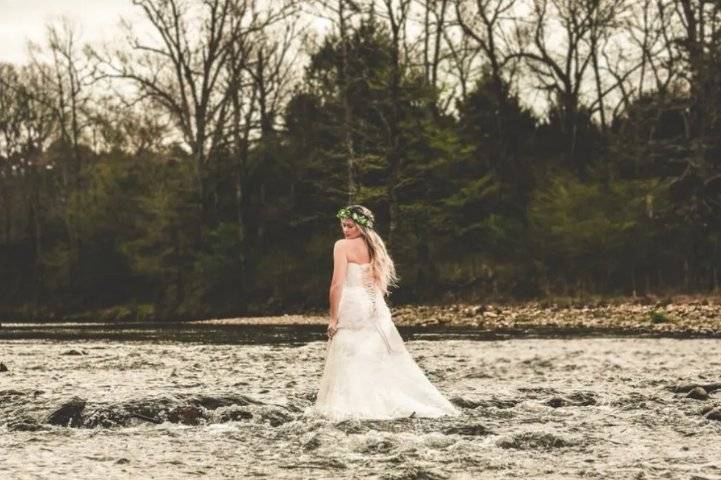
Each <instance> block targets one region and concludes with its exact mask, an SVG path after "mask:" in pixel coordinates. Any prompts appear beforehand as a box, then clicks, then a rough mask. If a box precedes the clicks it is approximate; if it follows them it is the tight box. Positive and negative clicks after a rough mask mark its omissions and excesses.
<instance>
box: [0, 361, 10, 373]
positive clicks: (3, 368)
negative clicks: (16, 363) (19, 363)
mask: <svg viewBox="0 0 721 480" xmlns="http://www.w3.org/2000/svg"><path fill="white" fill-rule="evenodd" d="M7 371H8V367H7V366H6V365H5V364H4V363H2V362H0V372H7Z"/></svg>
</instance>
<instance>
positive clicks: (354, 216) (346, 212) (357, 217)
mask: <svg viewBox="0 0 721 480" xmlns="http://www.w3.org/2000/svg"><path fill="white" fill-rule="evenodd" d="M335 216H336V217H338V218H341V219H343V218H348V219H350V220H353V221H354V222H355V223H357V224H358V225H363V226H364V227H366V228H373V220H371V219H370V218H368V217H366V216H365V215H363V214H362V213H359V212H354V211H352V210H350V209H348V208H341V209H340V210H338V213H337V214H336V215H335Z"/></svg>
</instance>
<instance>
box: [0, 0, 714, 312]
mask: <svg viewBox="0 0 721 480" xmlns="http://www.w3.org/2000/svg"><path fill="white" fill-rule="evenodd" d="M132 3H133V4H135V6H136V8H137V9H138V11H139V12H140V13H142V15H143V18H144V19H145V23H144V25H143V26H142V28H140V26H139V25H131V24H126V25H125V27H124V38H123V40H122V41H117V42H114V43H112V44H109V45H85V44H83V43H82V36H81V33H80V29H79V28H78V27H77V26H76V25H73V24H72V23H71V22H69V21H67V20H57V21H51V22H50V23H49V24H48V26H47V39H46V42H44V43H42V44H37V45H31V47H30V48H31V52H32V60H31V61H30V62H28V63H27V64H23V65H14V64H7V63H5V64H0V278H1V279H2V280H1V283H0V286H1V288H0V305H2V308H1V309H0V319H9V318H12V319H19V318H37V319H51V318H72V317H74V316H75V317H78V318H85V317H87V318H99V317H103V316H104V317H107V318H121V319H156V318H160V319H185V318H202V317H209V316H230V315H241V314H258V313H278V312H290V311H306V310H312V309H323V308H325V306H326V305H327V291H328V283H329V280H330V273H331V267H332V258H331V251H332V245H333V242H334V240H335V239H337V238H339V237H340V231H339V227H338V221H337V219H336V218H335V212H336V211H337V210H338V208H340V207H341V206H343V205H345V204H348V203H351V202H352V203H362V204H365V205H367V206H368V207H370V208H371V209H372V210H373V211H374V212H375V214H376V218H377V225H378V228H379V231H380V233H381V235H382V236H383V237H384V238H385V239H386V240H387V242H388V245H389V248H390V251H391V254H392V255H393V257H394V259H395V261H396V263H397V266H398V269H399V273H400V276H401V288H399V289H398V290H396V291H395V292H394V293H393V295H392V297H391V299H392V302H395V303H429V302H446V301H458V300H465V301H482V300H483V299H495V300H514V299H528V298H541V297H546V298H548V297H553V296H572V297H579V296H584V295H604V296H610V295H628V296H632V295H633V296H636V295H639V296H640V295H645V294H666V293H669V292H686V293H701V294H709V293H714V292H716V293H717V292H718V291H719V271H718V270H719V265H721V117H720V113H721V95H720V93H721V92H720V90H721V3H719V2H718V1H711V0H477V1H462V0H459V1H451V0H435V1H432V0H365V1H351V0H334V1H331V0H327V1H311V0H307V1H300V0H298V1H287V0H278V1H272V2H264V3H263V2H257V1H251V0H133V1H132ZM319 23H322V24H323V25H326V27H327V28H325V29H324V30H323V32H322V33H318V30H317V29H315V28H314V27H313V26H314V25H317V24H319Z"/></svg>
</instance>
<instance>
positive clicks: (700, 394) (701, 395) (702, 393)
mask: <svg viewBox="0 0 721 480" xmlns="http://www.w3.org/2000/svg"><path fill="white" fill-rule="evenodd" d="M686 398H693V399H694V400H708V392H706V390H705V389H704V388H703V387H696V388H694V389H693V390H691V391H690V392H688V394H687V395H686Z"/></svg>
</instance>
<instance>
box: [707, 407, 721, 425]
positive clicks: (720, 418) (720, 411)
mask: <svg viewBox="0 0 721 480" xmlns="http://www.w3.org/2000/svg"><path fill="white" fill-rule="evenodd" d="M706 418H708V419H709V420H716V421H717V422H721V408H714V409H713V410H711V411H710V412H708V413H707V414H706Z"/></svg>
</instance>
